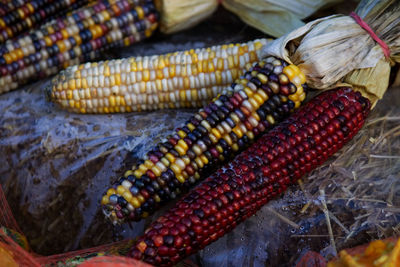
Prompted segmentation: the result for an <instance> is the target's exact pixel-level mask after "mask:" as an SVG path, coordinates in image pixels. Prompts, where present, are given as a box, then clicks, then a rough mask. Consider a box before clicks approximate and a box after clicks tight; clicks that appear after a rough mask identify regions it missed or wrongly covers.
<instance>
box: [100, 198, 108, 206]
mask: <svg viewBox="0 0 400 267" xmlns="http://www.w3.org/2000/svg"><path fill="white" fill-rule="evenodd" d="M108 203H109V198H108V196H103V197H102V198H101V205H107V204H108Z"/></svg>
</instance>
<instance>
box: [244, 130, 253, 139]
mask: <svg viewBox="0 0 400 267" xmlns="http://www.w3.org/2000/svg"><path fill="white" fill-rule="evenodd" d="M246 135H247V136H248V137H249V138H250V139H254V134H253V132H252V131H248V132H247V133H246Z"/></svg>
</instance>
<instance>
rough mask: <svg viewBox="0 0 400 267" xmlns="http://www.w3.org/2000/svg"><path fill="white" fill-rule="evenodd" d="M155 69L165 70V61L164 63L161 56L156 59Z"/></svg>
mask: <svg viewBox="0 0 400 267" xmlns="http://www.w3.org/2000/svg"><path fill="white" fill-rule="evenodd" d="M157 68H158V69H161V70H162V69H163V68H165V61H164V57H163V56H160V57H159V58H158V65H157Z"/></svg>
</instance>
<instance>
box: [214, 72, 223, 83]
mask: <svg viewBox="0 0 400 267" xmlns="http://www.w3.org/2000/svg"><path fill="white" fill-rule="evenodd" d="M215 80H216V81H217V84H222V75H221V72H220V71H216V72H215Z"/></svg>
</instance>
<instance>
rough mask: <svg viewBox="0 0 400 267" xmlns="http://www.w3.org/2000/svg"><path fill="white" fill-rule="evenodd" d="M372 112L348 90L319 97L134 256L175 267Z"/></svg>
mask: <svg viewBox="0 0 400 267" xmlns="http://www.w3.org/2000/svg"><path fill="white" fill-rule="evenodd" d="M370 107H371V106H370V103H369V100H368V99H366V98H364V97H362V96H361V94H360V93H358V92H354V91H353V90H352V89H350V88H339V89H334V90H330V91H327V92H324V93H322V94H320V95H319V96H317V97H316V98H314V99H313V100H312V101H310V102H309V103H307V104H306V105H305V106H304V107H303V108H302V109H301V110H299V111H298V112H296V113H295V114H293V115H292V116H290V117H289V118H288V119H287V120H285V121H284V122H283V123H281V124H279V125H278V126H277V127H276V128H274V129H273V130H272V131H270V132H268V133H267V134H265V135H263V136H262V137H261V138H260V139H259V140H258V141H257V142H255V143H254V144H253V145H252V146H250V147H249V148H248V149H247V150H246V151H244V152H242V153H241V154H239V155H238V156H237V157H236V158H235V159H234V160H233V161H232V162H230V163H229V164H227V165H225V167H223V168H221V169H219V170H218V171H217V172H216V173H214V174H213V175H211V176H210V177H209V178H207V179H206V180H205V181H204V182H203V183H202V184H200V185H199V186H197V187H196V188H195V189H194V190H192V191H191V192H190V193H189V194H187V195H186V196H185V197H184V198H183V199H182V200H180V201H179V202H177V204H176V205H175V206H174V207H173V208H172V209H170V210H169V212H168V213H167V214H165V215H164V216H161V217H160V218H158V219H157V221H156V222H154V223H153V224H152V225H151V226H150V227H149V228H148V229H147V230H146V231H145V234H144V235H143V236H142V237H140V238H139V239H138V241H137V242H136V244H135V246H134V247H133V248H132V250H131V251H130V253H129V255H130V256H131V257H133V258H136V259H140V260H143V261H145V262H148V263H150V264H155V265H156V266H170V265H173V264H175V263H177V262H178V261H180V260H181V259H183V258H185V257H187V256H189V255H191V254H193V253H195V252H197V251H198V250H200V249H202V248H204V247H205V246H207V245H208V244H210V243H211V242H213V241H215V240H217V239H218V238H220V237H221V236H223V235H224V234H226V233H228V232H230V231H231V230H232V229H234V228H235V226H236V225H237V224H239V223H241V222H242V221H244V220H245V219H246V218H248V217H250V216H252V215H254V214H255V213H256V212H257V211H258V210H259V209H260V208H261V207H262V206H263V205H264V204H265V203H267V202H268V201H269V200H270V199H273V198H274V197H276V196H278V195H280V194H281V193H282V192H284V191H285V190H286V188H287V187H288V186H290V185H292V184H295V183H296V182H297V180H298V179H300V178H301V177H302V176H303V175H304V174H306V173H308V172H310V171H311V170H313V169H315V168H316V167H318V166H320V165H321V164H322V163H323V162H325V161H326V160H327V159H328V158H329V157H330V156H331V155H333V154H334V153H336V152H337V151H338V150H339V149H340V148H341V147H342V146H343V145H344V144H346V143H347V142H348V141H349V140H351V138H352V137H353V136H354V135H355V134H356V133H357V132H358V131H359V130H360V128H361V127H362V125H363V123H364V121H365V119H366V117H367V115H368V112H369V110H370Z"/></svg>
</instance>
